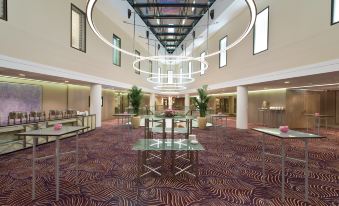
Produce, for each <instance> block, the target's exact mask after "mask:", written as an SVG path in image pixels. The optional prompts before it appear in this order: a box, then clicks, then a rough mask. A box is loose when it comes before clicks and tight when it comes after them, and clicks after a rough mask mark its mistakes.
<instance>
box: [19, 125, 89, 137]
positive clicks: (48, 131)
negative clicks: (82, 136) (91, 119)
mask: <svg viewBox="0 0 339 206" xmlns="http://www.w3.org/2000/svg"><path fill="white" fill-rule="evenodd" d="M87 128H88V127H82V126H63V127H62V128H61V129H60V130H54V127H48V128H43V129H37V130H32V131H27V132H22V133H19V134H17V135H19V136H62V135H65V134H69V133H72V132H76V131H79V130H83V129H87Z"/></svg>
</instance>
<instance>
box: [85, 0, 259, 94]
mask: <svg viewBox="0 0 339 206" xmlns="http://www.w3.org/2000/svg"><path fill="white" fill-rule="evenodd" d="M245 1H246V3H247V6H248V8H249V10H250V15H251V20H250V22H249V24H248V25H247V27H246V30H245V31H244V32H243V33H242V34H241V36H240V37H239V38H238V39H237V40H235V41H234V42H233V43H231V44H230V45H228V46H227V47H226V48H225V49H222V50H221V49H220V50H218V51H215V52H212V53H208V54H206V55H205V56H204V57H187V56H174V55H170V56H164V55H159V56H149V57H146V56H139V55H136V54H134V53H132V52H129V51H126V50H124V49H121V48H119V47H117V46H115V45H114V44H112V43H111V42H110V41H108V40H107V39H106V38H105V37H104V36H103V35H102V34H101V33H100V32H99V31H98V30H97V28H96V26H95V24H94V22H93V9H94V6H95V3H96V2H97V0H88V2H87V7H86V14H87V21H88V24H89V26H90V28H91V29H92V31H93V32H94V33H95V35H96V36H97V37H98V38H99V39H101V40H102V41H103V42H104V43H105V44H107V45H108V46H110V47H112V48H113V49H115V50H118V51H120V52H121V53H124V54H126V55H129V56H132V57H135V58H136V60H135V61H134V62H133V68H134V70H136V71H138V72H140V73H144V74H149V75H152V76H156V78H157V80H158V81H159V74H158V73H154V72H148V71H145V70H142V69H140V68H138V67H137V66H136V63H138V62H140V61H144V60H151V61H158V62H164V61H165V62H169V63H170V64H171V63H173V62H175V63H180V62H186V61H198V62H200V63H202V64H204V68H203V69H202V70H203V71H205V70H207V68H208V63H207V62H206V61H205V59H206V58H209V57H212V56H215V55H218V54H220V53H221V52H225V51H227V50H229V49H231V48H233V47H235V46H236V45H237V44H239V43H240V42H241V41H242V40H243V39H244V38H245V37H246V36H247V35H248V34H249V33H250V32H251V30H252V28H253V27H254V24H255V21H256V17H257V8H256V4H255V2H254V0H245ZM202 70H198V71H192V72H191V73H180V74H173V75H172V76H173V78H182V80H184V81H183V82H182V83H181V84H188V83H191V82H193V81H194V79H193V78H191V75H193V74H198V73H200V72H201V71H202ZM167 77H168V75H167V74H160V80H161V79H163V78H167ZM154 79H155V78H154V77H150V78H147V81H149V82H152V83H157V84H158V83H159V82H155V81H154ZM154 89H157V90H161V91H164V92H166V91H181V90H185V89H186V87H184V86H182V85H180V84H168V83H167V84H164V83H162V84H160V85H157V86H155V87H154Z"/></svg>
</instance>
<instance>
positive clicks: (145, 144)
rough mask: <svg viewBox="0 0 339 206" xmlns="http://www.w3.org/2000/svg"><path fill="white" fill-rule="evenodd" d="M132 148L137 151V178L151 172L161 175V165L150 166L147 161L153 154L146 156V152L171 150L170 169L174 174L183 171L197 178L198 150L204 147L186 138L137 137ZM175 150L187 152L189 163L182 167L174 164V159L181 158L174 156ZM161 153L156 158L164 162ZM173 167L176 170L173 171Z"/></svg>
mask: <svg viewBox="0 0 339 206" xmlns="http://www.w3.org/2000/svg"><path fill="white" fill-rule="evenodd" d="M132 150H135V151H138V178H141V177H143V176H145V175H147V174H149V173H152V172H153V173H155V174H157V175H159V176H161V173H160V172H159V169H161V168H162V166H161V165H160V166H157V167H152V166H151V165H150V162H149V160H150V159H153V158H154V157H155V155H152V157H151V158H147V156H148V152H152V151H160V152H164V151H170V152H171V161H172V163H171V169H172V173H173V174H174V175H179V174H181V173H183V172H184V173H186V174H189V175H191V176H194V177H196V178H198V164H199V161H198V152H199V151H203V150H205V149H204V147H203V146H202V145H201V144H200V143H199V142H196V143H192V142H191V140H188V139H139V140H138V141H137V142H136V143H135V144H134V145H133V147H132ZM176 151H185V152H187V153H188V157H189V159H188V162H189V163H188V165H186V166H185V167H184V168H180V167H178V166H175V160H176V159H178V158H182V157H181V156H175V155H176V153H175V152H176ZM162 154H163V155H162V158H160V157H159V156H157V158H158V159H162V160H163V164H164V163H165V162H164V160H165V158H164V153H162ZM175 169H177V170H178V171H177V172H175ZM190 170H192V171H190Z"/></svg>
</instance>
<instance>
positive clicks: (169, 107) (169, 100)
mask: <svg viewBox="0 0 339 206" xmlns="http://www.w3.org/2000/svg"><path fill="white" fill-rule="evenodd" d="M172 100H173V99H172V97H168V109H172V105H173V102H172Z"/></svg>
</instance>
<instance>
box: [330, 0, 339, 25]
mask: <svg viewBox="0 0 339 206" xmlns="http://www.w3.org/2000/svg"><path fill="white" fill-rule="evenodd" d="M335 1H338V0H331V26H333V25H335V24H338V23H339V20H338V21H336V22H335V21H334V19H333V18H334V2H335ZM337 3H338V4H339V2H337ZM337 12H339V11H337Z"/></svg>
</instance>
